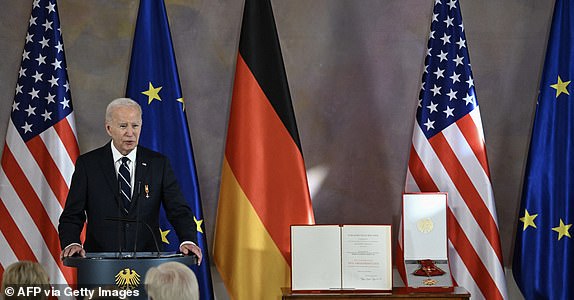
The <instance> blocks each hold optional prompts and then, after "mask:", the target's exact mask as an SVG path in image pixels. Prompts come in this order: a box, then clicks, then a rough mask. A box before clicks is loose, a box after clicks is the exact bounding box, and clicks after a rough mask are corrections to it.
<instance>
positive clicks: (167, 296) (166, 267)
mask: <svg viewBox="0 0 574 300" xmlns="http://www.w3.org/2000/svg"><path fill="white" fill-rule="evenodd" d="M145 286H146V291H147V294H148V297H149V298H150V299H152V300H180V299H181V300H199V286H198V284H197V278H196V277H195V274H194V273H193V271H192V270H191V269H190V268H189V267H188V266H186V265H184V264H182V263H178V262H167V263H163V264H161V265H159V266H157V267H152V268H150V269H149V270H148V271H147V273H146V275H145Z"/></svg>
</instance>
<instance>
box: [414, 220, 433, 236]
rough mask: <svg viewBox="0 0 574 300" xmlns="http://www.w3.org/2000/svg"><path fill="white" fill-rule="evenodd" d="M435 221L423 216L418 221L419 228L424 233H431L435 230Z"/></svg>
mask: <svg viewBox="0 0 574 300" xmlns="http://www.w3.org/2000/svg"><path fill="white" fill-rule="evenodd" d="M433 228H434V223H433V222H432V220H431V219H430V218H423V219H420V220H419V221H418V222H417V229H418V230H419V231H420V232H422V233H429V232H431V231H432V230H433Z"/></svg>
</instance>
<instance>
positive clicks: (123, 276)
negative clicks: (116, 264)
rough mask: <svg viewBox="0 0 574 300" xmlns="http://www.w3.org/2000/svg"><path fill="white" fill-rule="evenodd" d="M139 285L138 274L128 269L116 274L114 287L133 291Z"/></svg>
mask: <svg viewBox="0 0 574 300" xmlns="http://www.w3.org/2000/svg"><path fill="white" fill-rule="evenodd" d="M139 284H140V274H138V273H137V272H136V271H135V270H132V269H130V268H125V269H123V270H120V271H119V272H118V274H116V285H117V286H118V287H119V288H121V289H123V290H133V289H135V288H136V287H137V286H138V285H139Z"/></svg>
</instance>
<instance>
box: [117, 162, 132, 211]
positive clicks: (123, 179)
mask: <svg viewBox="0 0 574 300" xmlns="http://www.w3.org/2000/svg"><path fill="white" fill-rule="evenodd" d="M128 161H130V159H129V158H127V157H122V164H121V165H120V170H119V174H118V181H119V184H120V192H121V193H120V194H121V198H122V202H123V204H124V211H125V212H126V213H127V212H128V211H129V209H130V206H131V203H132V199H131V195H132V185H131V177H130V168H129V167H128Z"/></svg>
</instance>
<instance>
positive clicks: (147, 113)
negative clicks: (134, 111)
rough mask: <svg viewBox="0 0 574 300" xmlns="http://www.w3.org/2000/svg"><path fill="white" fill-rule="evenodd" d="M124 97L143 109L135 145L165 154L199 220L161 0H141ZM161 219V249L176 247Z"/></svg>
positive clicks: (201, 276)
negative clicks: (139, 133) (138, 138)
mask: <svg viewBox="0 0 574 300" xmlns="http://www.w3.org/2000/svg"><path fill="white" fill-rule="evenodd" d="M126 95H127V97H129V98H131V99H134V100H135V101H137V102H138V103H139V104H140V105H141V107H142V110H143V116H142V117H143V124H144V126H143V127H142V132H141V136H140V144H141V145H142V146H144V147H147V148H150V149H152V150H155V151H157V152H160V153H163V154H164V155H166V156H167V157H168V158H169V160H170V162H171V165H172V167H173V170H174V173H175V175H176V176H177V179H178V181H179V182H180V187H181V189H182V192H183V194H184V196H185V198H186V200H187V201H188V203H189V206H190V207H191V208H192V210H193V213H194V214H195V218H196V220H203V209H202V206H201V199H200V196H199V195H200V193H199V184H198V181H197V173H196V169H195V161H194V157H193V147H192V144H191V137H190V134H189V128H188V123H187V117H186V115H185V110H184V103H183V98H184V97H183V95H182V93H181V86H180V82H179V74H178V71H177V65H176V61H175V53H174V50H173V45H172V41H171V34H170V29H169V22H168V18H167V13H166V9H165V4H164V1H163V0H141V1H140V7H139V12H138V18H137V24H136V30H135V34H134V41H133V46H132V57H131V64H130V72H129V78H128V84H127V92H126ZM154 100H155V101H154ZM160 218H161V219H160V227H161V232H162V239H163V238H164V237H165V238H166V239H168V241H169V244H167V243H165V242H164V243H162V244H163V246H164V250H167V251H177V250H178V249H179V245H180V241H179V240H177V236H176V235H175V234H168V233H169V232H173V231H172V229H173V227H172V226H171V224H169V222H168V221H167V219H166V215H165V211H164V210H163V209H162V211H161V217H160ZM196 224H197V223H196ZM199 226H200V225H198V227H199ZM157 230H160V228H158V229H157ZM204 232H205V230H201V231H200V230H198V231H197V241H198V246H199V247H200V248H201V250H202V253H203V262H202V263H201V266H199V267H198V266H193V267H192V269H193V271H194V272H195V274H196V276H197V279H198V282H199V290H200V293H201V299H202V300H206V299H213V298H214V296H213V285H212V282H211V273H210V269H209V267H210V262H209V250H208V249H207V241H206V237H205V234H204Z"/></svg>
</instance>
